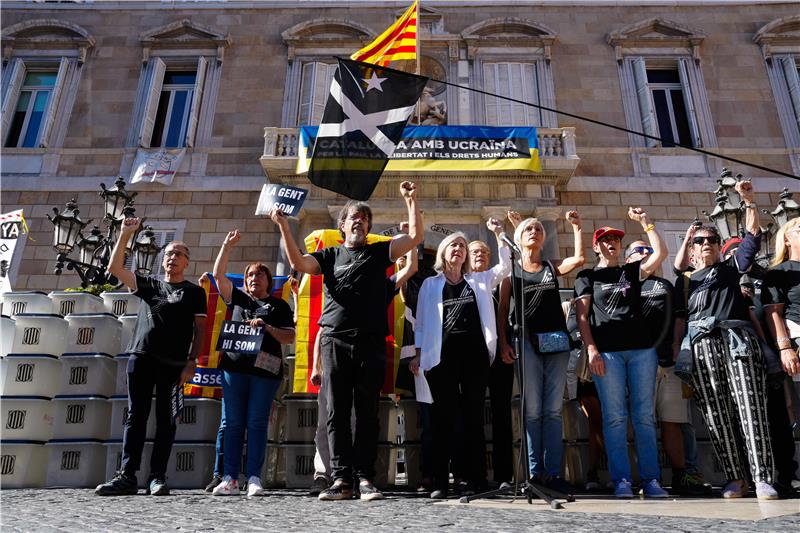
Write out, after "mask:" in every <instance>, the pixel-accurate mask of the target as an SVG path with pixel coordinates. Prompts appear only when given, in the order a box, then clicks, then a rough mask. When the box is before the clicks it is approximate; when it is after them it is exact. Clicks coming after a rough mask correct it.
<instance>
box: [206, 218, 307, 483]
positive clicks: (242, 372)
mask: <svg viewBox="0 0 800 533" xmlns="http://www.w3.org/2000/svg"><path fill="white" fill-rule="evenodd" d="M240 238H241V234H240V233H239V230H234V231H231V232H229V233H228V235H227V236H226V237H225V241H224V242H223V243H222V247H221V248H220V250H219V255H217V260H216V262H215V263H214V278H215V279H216V281H217V286H218V288H219V294H220V296H222V299H223V300H224V301H225V303H227V304H228V306H230V307H232V308H233V316H232V319H233V320H234V321H237V322H247V323H248V324H249V325H250V326H251V327H253V328H260V330H261V331H262V332H263V334H264V338H263V340H262V342H261V351H260V352H259V354H258V355H249V354H243V353H236V352H223V354H222V360H221V362H220V365H219V366H220V369H221V370H222V393H223V396H224V402H223V406H224V409H225V440H224V442H225V446H224V450H223V459H222V462H223V474H224V475H223V477H222V482H221V483H220V484H219V485H217V486H216V487H215V488H214V490H213V492H212V494H214V495H215V496H229V495H236V494H239V485H238V479H239V468H240V466H241V460H242V448H243V445H244V432H245V429H247V469H246V470H247V471H246V473H245V474H246V476H247V495H248V496H259V495H262V494H263V493H264V489H263V488H262V486H261V466H262V465H263V464H264V455H265V451H266V444H267V426H268V424H269V415H270V411H271V409H272V400H274V399H275V393H276V392H277V390H278V386H279V385H280V382H281V373H282V368H283V364H282V360H281V344H289V343H291V342H293V341H294V321H293V317H292V311H291V309H290V307H289V304H287V303H286V302H285V301H283V300H281V299H278V298H274V297H273V296H271V291H272V273H271V272H270V271H269V268H267V266H266V265H265V264H263V263H251V264H249V265H247V266H246V267H245V269H244V286H243V290H240V289H237V288H235V287H233V284H232V283H231V281H230V280H229V279H228V278H227V277H226V276H225V271H226V270H227V267H228V255H229V254H230V251H231V248H233V246H235V245H236V243H237V242H239V239H240Z"/></svg>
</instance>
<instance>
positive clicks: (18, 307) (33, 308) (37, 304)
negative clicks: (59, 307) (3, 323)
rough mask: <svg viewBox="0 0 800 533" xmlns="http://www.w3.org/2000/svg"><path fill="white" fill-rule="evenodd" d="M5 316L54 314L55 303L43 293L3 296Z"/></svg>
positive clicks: (24, 292)
mask: <svg viewBox="0 0 800 533" xmlns="http://www.w3.org/2000/svg"><path fill="white" fill-rule="evenodd" d="M2 298H3V314H4V315H8V316H12V317H13V316H16V315H20V314H23V313H29V314H30V313H34V314H41V313H44V314H49V313H52V312H53V301H52V300H50V298H48V297H47V294H45V293H43V292H41V291H19V292H13V291H12V292H7V293H5V294H3V296H2Z"/></svg>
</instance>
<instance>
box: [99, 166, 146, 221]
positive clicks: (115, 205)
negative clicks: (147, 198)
mask: <svg viewBox="0 0 800 533" xmlns="http://www.w3.org/2000/svg"><path fill="white" fill-rule="evenodd" d="M100 188H101V189H103V190H102V191H100V193H99V194H100V197H101V198H102V199H103V202H104V203H105V209H106V218H108V219H109V220H110V221H111V222H112V223H113V224H118V223H119V222H122V220H123V219H124V218H125V213H124V209H125V207H127V206H128V205H129V204H131V203H132V202H133V199H134V198H135V197H136V195H137V194H138V193H135V192H134V193H132V194H128V191H126V190H125V180H124V179H123V178H122V176H118V177H117V180H116V181H115V182H114V186H113V187H111V188H110V189H106V184H105V183H101V184H100Z"/></svg>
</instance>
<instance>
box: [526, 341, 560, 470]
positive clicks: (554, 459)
mask: <svg viewBox="0 0 800 533" xmlns="http://www.w3.org/2000/svg"><path fill="white" fill-rule="evenodd" d="M523 350H524V352H525V369H524V370H525V396H524V398H525V433H526V434H527V438H528V469H529V470H530V475H531V477H534V476H541V475H542V474H545V475H547V476H560V475H561V457H562V456H563V454H564V444H563V441H562V438H561V437H562V435H563V426H562V422H561V409H562V408H563V406H564V386H565V385H566V383H567V365H568V364H569V352H555V353H548V354H539V352H538V351H537V350H535V349H534V347H533V345H532V344H531V342H530V339H525V344H524V346H523Z"/></svg>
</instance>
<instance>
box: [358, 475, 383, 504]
mask: <svg viewBox="0 0 800 533" xmlns="http://www.w3.org/2000/svg"><path fill="white" fill-rule="evenodd" d="M358 493H359V499H361V500H365V501H372V500H382V499H383V493H382V492H381V491H379V490H378V489H377V488H375V485H373V484H372V481H370V480H368V479H362V480H361V481H360V482H359V484H358Z"/></svg>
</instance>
